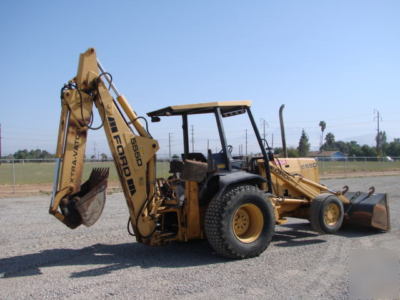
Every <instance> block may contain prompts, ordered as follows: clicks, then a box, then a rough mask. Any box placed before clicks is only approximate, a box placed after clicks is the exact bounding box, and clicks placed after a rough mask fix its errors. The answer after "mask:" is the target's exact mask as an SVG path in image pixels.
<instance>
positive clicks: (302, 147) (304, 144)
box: [297, 129, 310, 156]
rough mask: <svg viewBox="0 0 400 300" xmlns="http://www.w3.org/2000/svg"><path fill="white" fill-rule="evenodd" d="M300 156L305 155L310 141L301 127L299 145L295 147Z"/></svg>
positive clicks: (308, 149)
mask: <svg viewBox="0 0 400 300" xmlns="http://www.w3.org/2000/svg"><path fill="white" fill-rule="evenodd" d="M297 150H298V151H299V155H300V156H307V154H308V152H309V151H310V143H309V142H308V136H307V134H306V132H305V130H304V129H303V130H302V131H301V136H300V141H299V146H298V147H297Z"/></svg>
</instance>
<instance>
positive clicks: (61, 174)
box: [49, 49, 390, 258]
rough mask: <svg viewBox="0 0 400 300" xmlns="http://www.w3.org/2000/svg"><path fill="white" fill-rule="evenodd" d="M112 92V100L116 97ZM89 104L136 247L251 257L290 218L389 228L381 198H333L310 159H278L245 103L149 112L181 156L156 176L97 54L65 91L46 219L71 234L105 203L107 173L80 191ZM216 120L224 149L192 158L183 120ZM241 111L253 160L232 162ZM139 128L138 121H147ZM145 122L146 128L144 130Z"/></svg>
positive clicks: (148, 147) (153, 149)
mask: <svg viewBox="0 0 400 300" xmlns="http://www.w3.org/2000/svg"><path fill="white" fill-rule="evenodd" d="M112 93H113V94H114V97H113V96H112ZM93 105H94V106H95V107H96V108H97V110H98V111H99V115H100V117H101V121H102V124H101V126H102V127H103V128H104V131H105V134H106V136H107V140H108V144H109V147H110V149H111V152H112V156H113V159H114V162H115V167H116V169H117V173H118V176H119V180H120V183H121V186H122V190H123V192H124V196H125V199H126V202H127V206H128V209H129V216H130V217H129V221H128V229H130V232H131V233H132V234H133V235H135V237H136V240H137V241H138V242H141V243H144V244H147V245H161V244H164V243H167V242H171V241H189V240H193V239H203V238H206V239H207V240H208V242H209V243H210V245H211V246H212V248H214V249H215V251H216V252H217V253H218V254H220V255H222V256H225V257H229V258H248V257H254V256H257V255H259V254H260V253H262V252H263V251H264V250H265V249H266V248H267V247H268V245H269V243H270V241H271V238H272V236H273V234H274V228H275V225H276V224H283V223H285V222H286V218H287V217H296V218H303V219H308V220H310V223H311V225H312V227H313V228H314V229H315V230H316V231H318V232H321V233H335V232H337V231H338V230H339V229H340V227H341V226H342V224H343V223H344V222H348V223H354V224H359V225H365V226H369V227H374V228H376V229H378V230H382V231H387V230H389V229H390V221H389V209H388V203H387V195H386V194H375V193H374V189H373V188H371V189H370V191H369V192H368V193H361V192H357V193H351V192H348V187H344V188H343V190H342V191H332V190H330V189H329V188H328V187H326V186H324V185H322V184H320V183H319V174H318V168H317V163H316V161H315V160H314V159H310V158H296V159H293V158H283V157H282V158H276V157H274V155H273V154H272V151H271V149H269V148H266V146H265V144H266V141H265V140H263V139H262V138H261V136H260V133H259V131H258V128H257V126H256V123H255V121H254V118H253V115H252V112H251V109H250V106H251V102H250V101H228V102H211V103H201V104H189V105H178V106H168V107H166V108H163V109H160V110H156V111H153V112H150V113H148V114H147V115H148V116H149V117H150V118H151V120H152V121H156V122H157V121H160V119H161V118H163V117H170V116H178V117H180V118H181V120H182V128H183V141H184V142H183V144H184V145H183V148H184V153H183V154H182V159H181V160H178V159H175V160H172V161H171V163H170V173H171V176H169V177H168V178H158V177H157V176H156V153H157V150H158V149H159V145H158V142H157V140H155V139H154V138H153V137H152V136H151V135H150V133H149V129H148V124H147V119H146V118H144V117H141V116H138V115H137V114H136V113H135V112H134V110H133V109H132V108H131V106H130V105H129V103H128V101H127V100H126V99H125V98H124V96H122V95H121V94H120V93H119V92H118V90H117V89H116V87H115V84H114V83H113V80H112V77H111V74H109V73H107V72H106V71H105V70H104V68H103V66H102V65H101V64H100V63H99V61H98V59H97V57H96V52H95V50H94V49H88V50H87V51H86V52H85V53H83V54H81V55H80V61H79V67H78V73H77V76H76V77H74V78H73V79H72V80H70V81H69V82H68V83H67V84H65V85H64V87H63V88H62V90H61V106H62V110H61V119H60V125H59V134H58V143H57V152H56V157H57V163H56V167H55V173H54V185H53V194H52V198H51V203H50V210H49V211H50V213H51V214H53V215H54V216H55V217H56V218H57V219H58V220H60V221H61V222H63V223H64V224H65V225H67V226H68V227H70V228H76V227H77V226H79V225H81V224H84V225H86V226H91V225H93V224H94V223H95V222H96V221H97V220H98V218H99V217H100V215H101V212H102V210H103V207H104V203H105V198H106V187H107V178H108V169H94V170H93V171H92V173H91V175H90V177H89V179H88V180H87V181H86V182H85V183H83V184H82V185H81V179H82V170H83V166H84V155H85V145H86V137H87V133H88V130H90V129H93V125H92V121H93ZM193 114H212V115H214V116H215V120H216V126H217V128H218V132H219V137H220V142H221V151H220V152H218V153H212V151H211V150H208V153H207V154H206V155H204V154H202V153H193V152H190V151H189V131H188V117H189V116H190V115H193ZM240 114H247V115H248V117H249V120H250V122H251V124H252V127H253V131H254V134H255V136H256V138H257V142H258V145H259V148H260V153H261V155H260V156H259V157H252V158H251V159H248V158H245V159H243V158H237V157H233V156H232V153H231V149H232V147H231V146H230V145H228V144H227V140H226V137H225V132H224V126H223V118H228V117H235V116H236V115H240ZM143 122H144V123H143ZM143 124H145V125H143Z"/></svg>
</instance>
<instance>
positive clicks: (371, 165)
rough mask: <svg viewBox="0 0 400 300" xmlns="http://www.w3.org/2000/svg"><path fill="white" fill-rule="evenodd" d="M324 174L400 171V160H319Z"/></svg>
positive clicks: (321, 171) (320, 168)
mask: <svg viewBox="0 0 400 300" xmlns="http://www.w3.org/2000/svg"><path fill="white" fill-rule="evenodd" d="M318 165H319V170H320V173H321V174H322V175H323V174H340V173H359V172H388V171H400V161H395V162H385V161H319V162H318Z"/></svg>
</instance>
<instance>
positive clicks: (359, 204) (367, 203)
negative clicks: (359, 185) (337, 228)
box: [344, 188, 390, 231]
mask: <svg viewBox="0 0 400 300" xmlns="http://www.w3.org/2000/svg"><path fill="white" fill-rule="evenodd" d="M373 192H374V189H373V188H371V191H370V192H369V193H363V192H348V193H346V197H347V198H348V199H349V200H350V204H345V206H344V209H345V219H344V220H345V223H346V224H352V225H360V226H366V227H372V228H376V229H379V230H383V231H389V230H390V216H389V206H388V202H387V194H385V193H381V194H374V193H373Z"/></svg>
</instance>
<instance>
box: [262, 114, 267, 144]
mask: <svg viewBox="0 0 400 300" xmlns="http://www.w3.org/2000/svg"><path fill="white" fill-rule="evenodd" d="M261 122H262V128H263V139H264V140H265V125H266V124H267V122H266V121H265V120H264V119H261ZM267 125H268V124H267Z"/></svg>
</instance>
